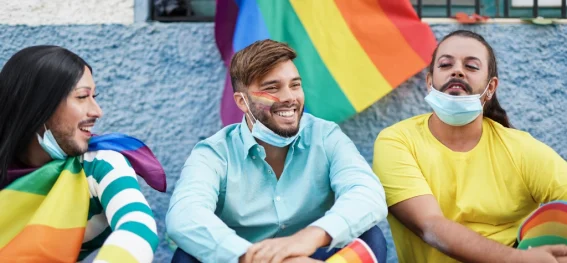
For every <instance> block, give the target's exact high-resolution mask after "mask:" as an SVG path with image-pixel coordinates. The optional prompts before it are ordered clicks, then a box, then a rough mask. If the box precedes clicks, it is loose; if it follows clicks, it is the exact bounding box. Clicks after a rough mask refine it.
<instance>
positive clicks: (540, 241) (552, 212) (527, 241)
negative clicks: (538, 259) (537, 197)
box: [518, 201, 567, 249]
mask: <svg viewBox="0 0 567 263" xmlns="http://www.w3.org/2000/svg"><path fill="white" fill-rule="evenodd" d="M558 244H563V245H567V202H565V201H554V202H550V203H547V204H545V205H542V206H541V207H539V208H538V209H537V210H536V211H534V212H533V213H532V214H531V215H530V216H529V217H528V218H527V219H526V220H525V221H524V223H522V225H521V226H520V229H519V230H518V248H519V249H528V248H529V247H539V246H545V245H558Z"/></svg>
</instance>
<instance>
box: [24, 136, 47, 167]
mask: <svg viewBox="0 0 567 263" xmlns="http://www.w3.org/2000/svg"><path fill="white" fill-rule="evenodd" d="M18 160H20V162H22V163H23V164H25V165H26V166H29V167H41V166H43V165H44V164H46V163H48V162H50V161H51V160H52V159H51V156H49V154H47V152H45V151H44V150H43V148H41V145H39V142H38V141H37V139H36V138H34V139H32V142H31V143H30V144H29V145H28V147H27V149H26V150H25V151H23V152H22V153H21V154H20V155H19V156H18Z"/></svg>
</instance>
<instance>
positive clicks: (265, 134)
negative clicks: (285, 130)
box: [240, 92, 299, 148]
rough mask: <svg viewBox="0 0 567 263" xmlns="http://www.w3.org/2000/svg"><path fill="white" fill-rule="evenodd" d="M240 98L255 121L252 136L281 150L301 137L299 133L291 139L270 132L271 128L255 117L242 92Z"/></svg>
mask: <svg viewBox="0 0 567 263" xmlns="http://www.w3.org/2000/svg"><path fill="white" fill-rule="evenodd" d="M240 96H242V99H244V104H246V108H247V109H248V112H249V113H250V116H251V117H252V119H253V120H254V123H253V124H252V136H254V138H256V139H258V140H260V141H263V142H265V143H267V144H270V145H273V146H276V147H280V148H283V147H286V146H288V145H290V144H291V143H292V142H293V141H295V139H296V138H297V136H298V135H299V132H297V134H295V135H294V136H291V137H283V136H280V135H278V134H276V133H275V132H274V131H272V130H270V128H268V127H266V126H265V125H264V124H263V123H262V122H260V121H258V119H256V117H254V115H253V114H252V110H250V106H249V105H248V102H247V101H246V98H245V96H244V94H243V93H242V92H240Z"/></svg>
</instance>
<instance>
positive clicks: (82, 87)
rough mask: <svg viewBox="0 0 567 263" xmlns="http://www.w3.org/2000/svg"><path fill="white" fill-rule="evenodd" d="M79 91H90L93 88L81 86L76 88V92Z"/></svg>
mask: <svg viewBox="0 0 567 263" xmlns="http://www.w3.org/2000/svg"><path fill="white" fill-rule="evenodd" d="M78 89H88V90H92V89H93V88H91V87H89V86H79V87H76V88H75V90H78Z"/></svg>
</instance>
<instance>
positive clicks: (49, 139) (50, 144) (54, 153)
mask: <svg viewBox="0 0 567 263" xmlns="http://www.w3.org/2000/svg"><path fill="white" fill-rule="evenodd" d="M44 127H45V126H44ZM36 136H37V140H38V141H39V145H40V146H41V148H43V150H44V151H45V152H47V154H49V156H50V157H51V158H52V159H54V160H64V159H67V153H65V151H63V149H61V147H60V146H59V144H58V143H57V140H55V137H54V136H53V133H52V132H51V130H48V129H47V127H45V132H44V133H43V138H42V137H41V136H40V135H39V134H38V133H36Z"/></svg>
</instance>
